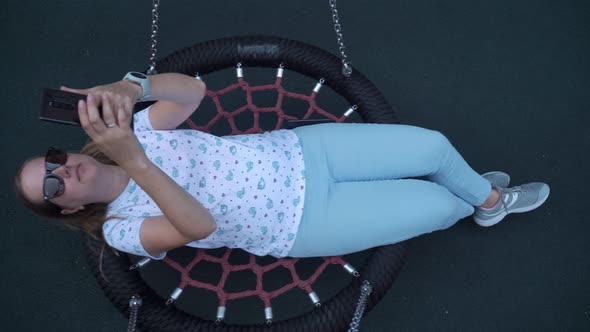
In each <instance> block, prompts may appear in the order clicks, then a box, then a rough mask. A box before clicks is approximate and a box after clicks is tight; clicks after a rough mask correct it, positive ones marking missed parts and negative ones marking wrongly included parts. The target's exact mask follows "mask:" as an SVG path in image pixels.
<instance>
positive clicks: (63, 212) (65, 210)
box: [61, 205, 84, 214]
mask: <svg viewBox="0 0 590 332" xmlns="http://www.w3.org/2000/svg"><path fill="white" fill-rule="evenodd" d="M80 210H84V206H82V205H80V206H78V207H77V208H74V209H63V210H61V214H72V213H76V212H78V211H80Z"/></svg>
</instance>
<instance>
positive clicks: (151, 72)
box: [147, 0, 160, 75]
mask: <svg viewBox="0 0 590 332" xmlns="http://www.w3.org/2000/svg"><path fill="white" fill-rule="evenodd" d="M159 6H160V0H152V36H151V41H152V48H151V57H150V68H149V69H148V71H147V74H148V75H154V74H157V73H158V72H157V71H156V52H158V49H157V48H156V46H157V45H158V41H157V39H156V37H157V36H158V19H159V16H158V7H159Z"/></svg>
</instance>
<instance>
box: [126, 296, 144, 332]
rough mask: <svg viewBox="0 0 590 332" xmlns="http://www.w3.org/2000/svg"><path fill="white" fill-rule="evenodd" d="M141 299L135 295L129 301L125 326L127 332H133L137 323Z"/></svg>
mask: <svg viewBox="0 0 590 332" xmlns="http://www.w3.org/2000/svg"><path fill="white" fill-rule="evenodd" d="M142 303H143V302H142V301H141V297H140V296H139V295H137V294H135V295H133V296H132V297H131V300H129V325H127V332H133V331H135V323H136V322H137V314H138V312H139V307H141V305H142Z"/></svg>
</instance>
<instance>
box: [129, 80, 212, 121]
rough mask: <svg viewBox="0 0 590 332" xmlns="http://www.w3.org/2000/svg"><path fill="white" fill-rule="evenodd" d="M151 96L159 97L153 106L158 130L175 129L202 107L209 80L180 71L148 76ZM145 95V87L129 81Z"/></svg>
mask: <svg viewBox="0 0 590 332" xmlns="http://www.w3.org/2000/svg"><path fill="white" fill-rule="evenodd" d="M148 77H149V80H150V85H151V97H150V100H158V102H157V103H155V104H153V105H152V107H151V108H150V116H149V117H150V122H151V124H152V127H153V128H154V129H155V130H171V129H175V128H176V127H178V126H179V125H180V124H181V123H183V122H184V121H186V119H188V118H189V117H190V116H191V114H193V112H194V111H195V110H196V109H197V107H199V104H200V103H201V100H203V97H204V96H205V91H206V87H205V83H203V81H201V80H198V79H196V78H194V77H190V76H187V75H182V74H177V73H165V74H158V75H152V76H148ZM125 82H127V83H128V84H131V85H133V86H134V88H135V89H136V90H137V91H139V96H141V93H142V91H141V87H140V86H139V85H137V84H133V83H131V82H129V81H125Z"/></svg>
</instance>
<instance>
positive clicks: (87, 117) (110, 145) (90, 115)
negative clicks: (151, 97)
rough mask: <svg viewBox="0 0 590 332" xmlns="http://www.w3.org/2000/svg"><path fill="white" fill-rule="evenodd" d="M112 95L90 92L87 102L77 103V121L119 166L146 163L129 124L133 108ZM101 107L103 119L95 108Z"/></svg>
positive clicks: (124, 166)
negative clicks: (78, 118) (116, 100)
mask: <svg viewBox="0 0 590 332" xmlns="http://www.w3.org/2000/svg"><path fill="white" fill-rule="evenodd" d="M111 98H112V97H111V94H109V93H103V94H102V95H101V96H100V97H99V96H97V95H95V94H94V93H89V94H88V97H87V99H86V102H84V101H83V100H80V101H79V103H78V115H79V117H80V124H81V125H82V128H84V131H85V132H86V134H88V136H89V137H90V138H91V139H92V141H93V142H94V143H95V144H96V145H97V146H98V148H99V149H100V150H101V151H102V152H103V153H104V154H106V155H107V156H108V157H109V158H111V160H113V161H114V162H116V163H117V164H118V165H119V166H121V167H123V168H126V167H134V166H140V167H142V165H145V163H146V162H147V157H146V156H145V153H144V151H143V149H142V148H141V146H140V145H139V141H138V140H137V137H136V136H135V134H134V133H133V131H132V129H131V127H130V126H129V123H130V121H131V118H132V114H133V111H132V108H127V107H125V106H122V105H121V104H117V103H116V102H113V100H112V99H111ZM99 106H101V107H102V118H101V116H100V113H99V111H98V107H99Z"/></svg>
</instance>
